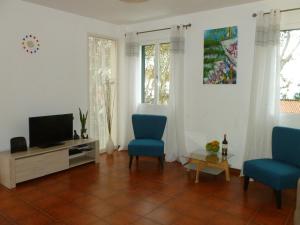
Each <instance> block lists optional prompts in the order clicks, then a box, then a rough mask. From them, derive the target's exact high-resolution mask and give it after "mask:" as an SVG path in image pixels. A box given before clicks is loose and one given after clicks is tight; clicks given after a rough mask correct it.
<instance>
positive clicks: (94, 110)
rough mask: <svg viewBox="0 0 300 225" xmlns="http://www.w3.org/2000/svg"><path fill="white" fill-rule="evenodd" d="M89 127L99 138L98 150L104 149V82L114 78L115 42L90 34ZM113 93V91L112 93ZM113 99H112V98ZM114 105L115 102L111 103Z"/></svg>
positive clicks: (105, 132)
mask: <svg viewBox="0 0 300 225" xmlns="http://www.w3.org/2000/svg"><path fill="white" fill-rule="evenodd" d="M88 41H89V116H88V119H89V128H88V134H89V136H90V137H92V138H95V139H97V140H99V145H100V152H104V151H105V147H106V142H107V140H108V137H109V133H108V123H107V118H106V116H107V115H106V105H105V99H104V98H105V97H106V96H107V95H106V94H105V93H104V91H106V89H107V88H106V87H105V82H106V81H107V80H110V81H115V79H116V43H115V41H112V40H107V39H102V38H98V37H94V36H90V37H89V39H88ZM113 88H115V87H113ZM114 95H115V93H114ZM113 98H114V96H113ZM113 101H114V99H113ZM112 104H113V105H115V103H112Z"/></svg>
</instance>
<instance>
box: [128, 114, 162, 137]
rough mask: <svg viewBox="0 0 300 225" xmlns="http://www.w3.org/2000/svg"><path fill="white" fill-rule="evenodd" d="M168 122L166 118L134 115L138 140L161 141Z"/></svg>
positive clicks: (133, 122)
mask: <svg viewBox="0 0 300 225" xmlns="http://www.w3.org/2000/svg"><path fill="white" fill-rule="evenodd" d="M166 122H167V117H166V116H158V115H145V114H133V115H132V126H133V131H134V136H135V138H136V139H156V140H161V138H162V136H163V134H164V130H165V126H166Z"/></svg>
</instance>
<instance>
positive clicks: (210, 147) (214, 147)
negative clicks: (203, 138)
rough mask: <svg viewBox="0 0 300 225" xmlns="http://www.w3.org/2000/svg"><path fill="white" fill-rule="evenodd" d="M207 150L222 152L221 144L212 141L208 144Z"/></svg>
mask: <svg viewBox="0 0 300 225" xmlns="http://www.w3.org/2000/svg"><path fill="white" fill-rule="evenodd" d="M205 148H206V151H208V152H211V153H217V152H218V151H219V150H220V143H219V142H218V141H211V142H208V143H207V144H206V146H205Z"/></svg>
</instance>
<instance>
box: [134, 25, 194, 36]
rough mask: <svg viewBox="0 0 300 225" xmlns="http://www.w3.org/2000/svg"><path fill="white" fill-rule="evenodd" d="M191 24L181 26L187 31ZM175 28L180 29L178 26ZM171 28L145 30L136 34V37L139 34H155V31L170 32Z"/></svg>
mask: <svg viewBox="0 0 300 225" xmlns="http://www.w3.org/2000/svg"><path fill="white" fill-rule="evenodd" d="M191 26H192V24H191V23H189V24H186V25H182V27H183V28H185V29H187V28H188V27H191ZM177 27H180V26H179V25H178V26H177ZM171 28H172V27H166V28H161V29H155V30H146V31H140V32H136V34H137V35H139V34H145V33H150V32H156V31H163V30H170V29H171Z"/></svg>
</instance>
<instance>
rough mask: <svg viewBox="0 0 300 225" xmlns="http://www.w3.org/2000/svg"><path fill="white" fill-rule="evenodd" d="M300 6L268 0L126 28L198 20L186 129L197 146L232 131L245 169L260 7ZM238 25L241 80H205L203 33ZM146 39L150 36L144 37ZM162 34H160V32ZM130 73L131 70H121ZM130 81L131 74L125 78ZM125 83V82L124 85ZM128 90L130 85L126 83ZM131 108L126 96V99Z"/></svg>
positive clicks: (191, 34) (192, 35)
mask: <svg viewBox="0 0 300 225" xmlns="http://www.w3.org/2000/svg"><path fill="white" fill-rule="evenodd" d="M297 5H298V7H299V1H297V0H287V1H279V0H275V1H272V0H270V1H265V2H258V3H254V4H247V5H242V6H237V7H229V8H224V9H219V10H212V11H206V12H199V13H194V14H188V15H183V16H178V17H172V18H167V19H162V20H157V21H152V22H146V23H139V24H134V25H130V26H127V27H123V29H124V32H125V31H126V32H129V31H144V30H151V29H158V28H164V27H169V26H172V25H177V24H187V23H192V27H191V28H189V29H188V31H187V39H186V57H185V73H184V76H185V96H184V99H185V125H186V126H185V134H186V140H187V144H188V146H187V148H188V150H189V151H192V150H195V149H197V148H199V147H202V148H203V146H204V145H205V143H206V142H208V141H210V140H212V139H218V140H219V141H222V138H223V134H224V133H226V134H227V136H228V141H229V151H230V152H232V153H234V154H235V157H234V158H233V159H232V161H231V163H232V166H233V167H235V168H241V165H242V162H243V155H244V149H245V137H246V129H247V121H248V109H249V99H250V89H251V77H252V64H253V54H254V38H255V18H253V17H252V16H251V15H252V13H254V12H257V11H258V10H269V9H270V8H281V9H284V8H290V7H296V6H297ZM234 25H237V26H238V41H239V42H238V48H239V49H238V51H239V52H238V54H239V55H238V69H237V70H238V71H237V84H236V85H203V82H202V78H203V77H202V67H203V33H204V30H206V29H213V28H221V27H227V26H234ZM144 38H145V37H144ZM156 38H157V37H156ZM120 76H122V77H123V76H124V77H126V76H127V75H126V74H125V73H124V74H121V75H120ZM124 80H125V78H124ZM123 85H124V86H125V84H123ZM123 89H124V90H126V88H125V87H123ZM122 103H123V105H121V106H120V107H121V108H126V99H123V100H122V99H121V104H122Z"/></svg>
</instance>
